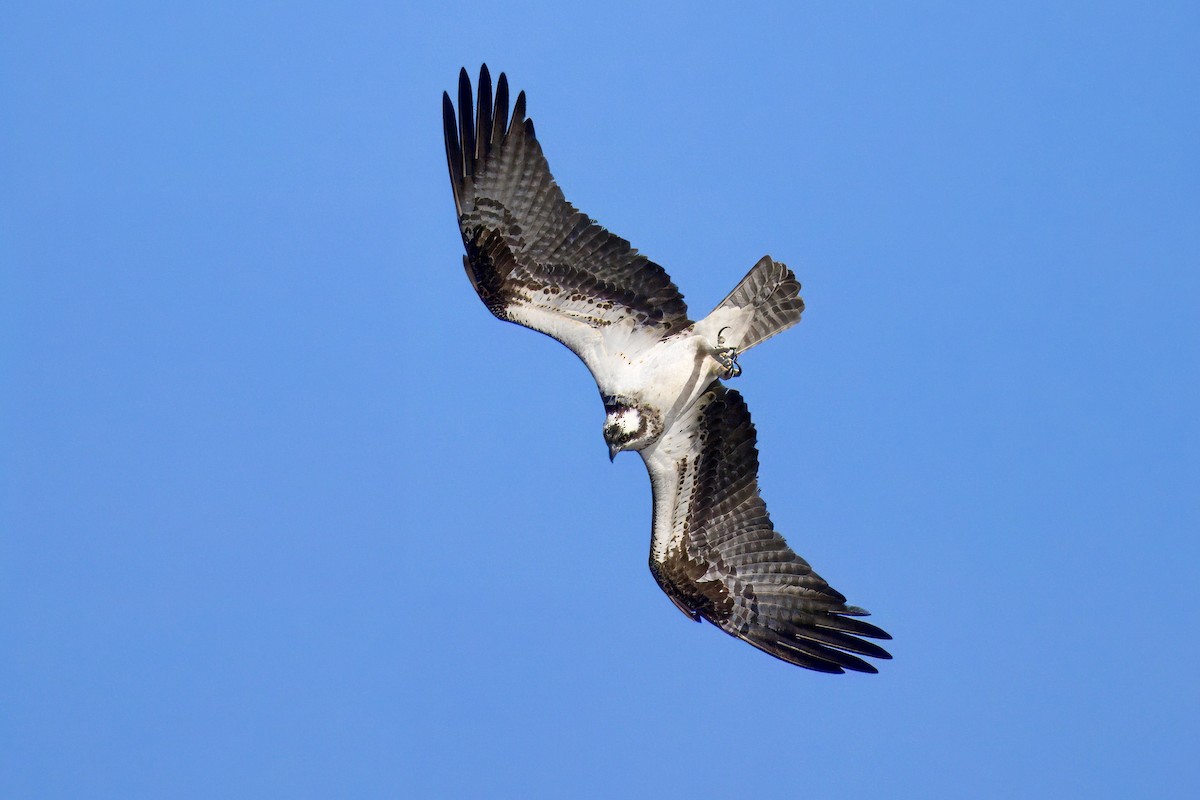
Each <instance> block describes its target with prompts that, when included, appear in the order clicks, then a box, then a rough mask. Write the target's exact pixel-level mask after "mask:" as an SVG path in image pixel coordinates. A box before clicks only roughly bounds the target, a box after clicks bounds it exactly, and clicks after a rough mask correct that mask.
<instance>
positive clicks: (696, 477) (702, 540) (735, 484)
mask: <svg viewBox="0 0 1200 800" xmlns="http://www.w3.org/2000/svg"><path fill="white" fill-rule="evenodd" d="M755 442H756V439H755V433H754V425H753V423H752V422H751V421H750V414H749V411H748V410H747V409H746V404H745V402H744V401H743V400H742V397H741V395H740V394H738V392H736V391H734V390H731V389H727V388H725V387H724V386H722V385H721V384H720V383H717V382H714V383H713V384H712V386H710V387H709V389H708V391H706V392H705V393H704V394H703V395H701V396H700V398H699V399H698V400H697V401H696V402H695V403H694V404H693V406H692V408H691V409H689V412H688V413H687V414H685V415H683V416H682V417H681V418H680V419H679V421H678V422H677V423H676V424H675V425H674V426H673V427H672V428H671V429H670V430H669V431H667V432H666V433H665V434H663V437H662V438H661V439H660V440H659V441H658V442H656V443H655V444H654V445H652V446H651V447H650V448H647V449H646V450H644V451H642V455H643V458H644V459H645V461H646V467H647V469H648V470H649V472H650V480H651V485H652V486H653V490H654V532H653V540H652V545H651V554H650V570H651V572H653V574H654V577H655V579H656V580H657V581H658V584H659V586H661V587H662V589H663V591H664V592H666V593H667V595H668V596H669V597H670V598H671V599H672V601H674V602H675V604H676V605H677V606H679V607H680V609H682V610H683V611H684V612H685V613H687V614H689V615H690V616H693V618H699V617H703V618H704V619H707V620H708V621H710V622H712V623H713V624H714V625H716V626H718V627H719V628H721V630H723V631H725V632H726V633H728V634H730V635H732V636H736V637H738V638H740V639H743V640H745V641H747V642H749V643H750V644H752V645H754V646H755V647H757V648H759V649H760V650H763V651H765V652H767V653H770V654H771V655H773V656H775V657H776V658H780V659H783V660H784V661H788V662H790V663H792V664H796V665H798V666H801V667H806V668H808V669H813V670H818V671H821V672H834V673H840V672H844V671H845V670H855V671H858V672H877V671H878V670H876V668H875V667H874V666H872V665H871V664H869V663H867V662H866V661H864V660H863V659H862V658H859V656H870V657H873V658H891V655H889V654H888V652H887V651H886V650H884V649H883V648H881V647H879V646H878V645H876V644H874V643H872V642H868V641H864V640H863V639H861V638H859V637H868V638H873V639H890V638H891V637H890V636H889V635H888V634H887V633H885V632H884V631H882V630H880V629H879V628H877V627H875V626H874V625H871V624H869V623H866V622H863V621H862V620H860V619H856V617H861V616H866V615H867V612H866V611H863V610H862V609H861V608H857V607H855V606H850V605H847V604H846V598H845V597H844V596H842V594H841V593H840V592H838V591H836V590H835V589H833V588H832V587H830V586H829V584H828V583H826V582H825V580H824V579H822V578H821V576H819V575H818V574H817V573H816V572H814V571H813V569H812V567H810V566H809V564H808V562H807V561H805V560H804V559H803V558H801V557H800V556H798V555H796V553H795V552H793V551H792V549H791V548H790V547H789V546H788V544H787V542H786V541H784V539H783V537H782V536H781V535H779V533H778V532H777V531H776V530H775V528H774V526H773V525H772V524H771V519H770V517H769V516H768V514H767V508H766V504H765V503H764V502H763V500H762V497H761V495H760V494H759V489H758V450H757V448H756V446H755Z"/></svg>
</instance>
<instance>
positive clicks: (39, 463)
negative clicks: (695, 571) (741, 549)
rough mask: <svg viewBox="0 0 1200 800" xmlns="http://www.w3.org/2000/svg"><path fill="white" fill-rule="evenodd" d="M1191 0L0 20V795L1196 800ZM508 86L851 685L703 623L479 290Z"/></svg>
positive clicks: (634, 469)
mask: <svg viewBox="0 0 1200 800" xmlns="http://www.w3.org/2000/svg"><path fill="white" fill-rule="evenodd" d="M1196 9H1197V6H1196V5H1195V4H1194V3H1174V4H1172V3H1161V4H1144V3H1124V4H1120V3H1118V4H1114V3H1058V4H1046V3H1032V2H1031V3H1003V4H981V3H980V4H964V3H872V4H868V3H854V4H848V3H832V2H830V3H797V4H791V3H788V4H784V3H780V4H775V5H760V6H758V7H756V8H755V9H754V10H740V9H736V8H735V6H733V5H730V4H726V5H725V6H724V7H723V8H722V10H719V11H705V10H701V9H700V8H699V7H697V6H696V5H695V4H692V3H682V2H681V3H669V4H661V3H649V4H644V3H627V4H616V5H610V4H604V5H603V6H602V7H597V6H596V5H594V4H593V5H591V6H586V7H585V6H583V5H582V4H570V3H533V2H526V3H513V4H508V5H507V7H505V8H501V7H500V6H499V5H498V4H496V5H493V4H488V5H479V6H463V7H460V8H454V9H452V10H447V9H443V8H442V7H440V5H439V6H436V7H435V6H434V5H433V4H430V5H429V6H428V7H427V8H421V9H418V8H411V7H409V8H407V9H406V8H405V4H400V3H384V2H379V3H343V4H338V5H334V4H329V6H328V7H313V6H309V5H305V4H296V3H282V2H280V3H254V2H237V3H200V4H197V3H191V4H183V3H178V4H171V5H169V6H166V7H164V4H155V3H144V4H141V3H128V4H126V3H105V4H100V3H87V4H82V3H80V4H56V3H37V4H34V3H8V4H5V6H4V8H3V10H2V11H0V31H2V33H0V37H2V41H3V44H2V46H0V268H2V275H3V278H2V280H3V283H2V286H0V294H2V298H0V313H2V315H3V320H4V323H3V350H2V352H0V357H2V359H3V361H2V367H3V375H2V377H3V381H2V386H0V402H2V408H0V410H2V415H0V426H2V428H0V436H2V437H3V438H2V443H0V445H2V459H3V461H2V479H0V480H2V483H0V486H2V494H0V503H2V506H0V523H2V527H3V531H2V538H0V572H2V575H0V646H2V654H0V655H2V657H0V795H3V796H4V797H14V798H15V797H22V798H25V797H52V798H83V797H86V798H139V797H145V798H160V797H173V798H190V797H222V798H226V797H254V798H262V797H289V798H293V797H364V798H365V797H402V796H412V797H417V796H420V797H431V796H446V797H450V796H462V797H468V796H474V797H484V796H486V797H526V796H533V797H597V798H600V797H618V796H650V795H653V796H656V797H668V798H669V797H691V798H696V797H715V796H719V795H724V796H730V797H751V796H762V797H768V796H769V797H788V796H796V797H799V796H809V797H833V796H836V797H849V798H859V797H863V798H865V797H871V798H879V797H897V798H929V797H945V798H959V797H980V798H988V797H1005V798H1011V797H1089V798H1128V797H1185V796H1197V795H1198V794H1200V776H1198V765H1197V742H1198V741H1200V729H1198V728H1200V722H1198V720H1200V691H1198V689H1197V682H1196V677H1195V672H1196V662H1197V657H1198V656H1200V650H1198V648H1197V642H1196V639H1197V633H1198V630H1197V628H1198V622H1200V615H1198V614H1197V604H1196V592H1197V584H1198V579H1197V573H1196V563H1197V556H1198V555H1200V554H1198V552H1197V551H1198V545H1197V535H1198V534H1200V456H1198V452H1200V426H1198V424H1197V410H1198V409H1200V377H1198V372H1200V323H1198V322H1197V311H1196V309H1197V303H1198V300H1200V274H1198V272H1200V146H1198V143H1200V50H1198V49H1197V42H1198V41H1200V12H1197V10H1196ZM482 61H487V63H488V64H489V65H490V66H491V67H492V68H493V69H494V71H495V72H499V71H501V70H504V71H506V72H508V74H509V77H510V78H511V79H512V81H513V83H514V86H515V88H524V89H526V90H527V91H528V93H529V98H530V100H529V107H530V113H531V115H532V117H533V118H534V119H535V120H536V121H537V126H538V132H539V135H540V138H541V139H542V140H543V142H544V145H545V149H546V152H547V154H548V156H549V158H550V161H551V165H552V167H553V168H554V170H555V174H556V176H557V177H558V179H559V181H560V183H561V184H562V185H563V187H564V189H565V191H566V193H567V195H568V197H569V198H571V199H572V200H573V201H574V202H575V203H576V204H577V205H578V206H579V207H581V208H582V209H583V210H585V211H586V212H587V213H589V214H591V215H592V216H594V217H596V218H597V219H599V220H601V221H602V222H603V223H604V224H605V225H607V226H608V227H610V228H611V229H613V230H614V231H616V232H618V233H620V234H622V235H623V236H625V237H626V238H628V239H630V240H632V241H633V242H634V243H635V244H636V245H637V246H638V247H640V248H641V249H642V250H643V251H644V252H646V253H647V254H648V255H649V256H650V257H652V258H653V259H655V260H657V261H659V262H660V263H662V264H664V265H665V266H666V267H667V269H668V270H669V271H670V272H671V274H672V275H673V277H674V278H675V280H676V282H677V283H678V284H679V286H680V287H681V288H682V289H683V291H684V293H685V295H686V296H687V298H688V300H689V301H690V303H691V308H692V309H693V311H694V312H695V313H697V314H699V313H703V312H704V311H706V310H707V309H708V308H710V307H711V306H712V305H714V304H715V303H716V302H717V301H718V300H720V299H721V298H722V297H723V296H724V295H725V293H726V292H727V291H728V290H729V289H730V288H731V287H732V286H733V285H734V283H735V282H736V281H737V280H738V279H739V278H740V277H741V276H742V274H743V273H744V272H745V271H746V269H748V268H749V267H750V265H751V264H753V263H754V261H755V260H756V259H757V258H758V257H759V256H761V255H762V254H764V253H770V254H771V255H773V256H775V257H776V258H778V259H780V260H783V261H785V262H787V263H788V264H790V265H791V266H793V267H794V268H795V270H796V272H797V274H798V275H799V276H800V278H801V280H802V281H803V283H804V286H805V292H804V294H805V298H806V299H807V301H808V312H807V313H806V315H805V318H804V321H803V322H802V323H801V324H800V325H799V326H798V327H797V328H796V329H794V330H793V331H791V332H789V333H788V334H787V335H785V336H783V337H780V338H778V339H776V340H772V341H771V342H770V343H769V344H768V345H765V346H763V347H762V348H760V349H758V350H756V351H755V352H754V353H752V354H750V355H749V356H748V357H747V358H745V359H744V361H743V366H744V367H745V369H746V373H745V375H744V377H742V378H740V379H739V381H738V383H737V384H736V386H737V388H739V389H740V390H741V391H742V392H743V393H744V394H745V395H746V397H747V399H748V402H749V404H750V408H751V410H752V412H753V414H754V416H755V420H756V422H757V425H758V429H759V437H760V450H761V456H762V465H763V468H762V469H763V472H762V483H763V488H764V494H765V497H766V499H767V502H768V504H769V506H770V508H771V511H772V515H773V517H774V519H775V521H776V524H777V525H778V527H779V528H780V530H782V531H783V532H784V533H785V534H786V535H787V536H788V537H789V539H790V541H791V542H792V544H793V545H794V546H795V548H796V549H797V550H798V551H799V552H800V553H802V554H803V555H805V556H806V557H807V558H808V559H809V560H810V561H811V562H812V563H813V564H814V565H815V567H816V568H817V569H818V570H819V571H820V572H821V573H822V574H823V575H825V576H826V577H827V578H828V579H829V580H830V581H831V582H832V583H833V584H834V585H835V586H836V587H838V588H839V589H841V590H842V591H843V592H844V593H845V594H847V595H848V596H849V597H850V599H851V601H852V602H855V603H859V604H861V605H863V606H865V607H867V608H869V609H870V610H872V611H873V612H874V616H873V617H872V620H873V621H875V622H877V623H878V624H880V625H881V626H883V627H884V628H886V629H887V630H889V631H890V632H891V633H892V634H893V635H894V636H895V641H894V642H893V647H892V651H893V653H894V654H895V660H894V661H892V662H888V663H885V664H882V665H881V666H882V674H880V675H878V676H859V675H850V676H843V677H830V676H824V675H818V674H814V673H810V672H806V671H803V670H798V669H795V668H792V667H789V666H788V665H785V664H783V663H781V662H777V661H775V660H773V659H771V658H769V657H767V656H765V655H763V654H761V653H759V652H757V651H755V650H753V649H752V648H750V647H748V646H746V645H743V644H741V643H739V642H736V641H735V640H733V639H730V638H729V637H726V636H724V635H723V634H721V633H720V632H718V631H717V630H716V629H715V628H712V627H711V626H708V625H695V624H692V623H690V622H688V621H687V620H685V619H684V618H683V617H682V616H681V615H680V614H679V612H678V611H676V610H675V609H674V608H673V607H672V606H671V604H670V603H669V602H668V601H667V599H666V598H665V597H664V596H663V595H662V594H661V592H660V591H659V590H658V588H657V587H656V585H655V584H654V581H653V579H652V578H651V576H650V574H649V572H648V570H647V569H646V557H647V551H648V546H649V527H650V492H649V485H648V481H647V478H646V475H645V471H644V469H643V467H642V465H641V463H640V460H639V459H638V458H637V457H636V456H631V455H626V456H622V457H621V458H618V459H617V462H616V464H615V466H614V465H610V464H609V463H608V459H607V457H606V452H605V447H604V443H603V440H602V438H601V434H600V422H601V419H602V409H601V407H600V404H599V402H598V400H597V397H596V393H595V389H594V386H593V384H592V383H591V381H590V379H589V377H588V375H587V373H586V370H585V369H584V368H583V366H582V364H580V363H579V362H578V361H577V360H576V359H575V358H574V357H573V356H572V355H571V354H570V353H569V352H568V351H566V350H565V349H563V348H561V347H560V346H559V345H557V344H555V343H554V342H552V341H550V340H549V339H546V338H544V337H540V336H537V335H535V334H532V333H529V332H528V331H525V330H522V329H520V328H517V327H515V326H506V325H502V324H500V323H499V322H497V321H496V320H494V319H493V318H492V317H491V316H490V315H489V314H487V312H486V311H485V310H484V308H483V306H482V305H481V304H480V303H479V301H478V299H477V298H476V297H475V296H474V294H473V293H472V291H471V288H470V286H469V284H468V282H467V280H466V278H465V277H464V276H463V274H462V268H461V262H460V257H461V243H460V241H459V237H458V231H457V229H456V226H455V222H454V218H453V206H452V202H451V197H450V191H449V185H448V181H447V178H446V174H445V162H444V155H443V149H442V134H441V118H440V101H441V92H442V90H443V89H448V88H451V87H453V85H454V82H455V79H456V76H457V73H458V69H459V67H460V66H463V65H467V66H468V67H469V68H470V69H471V70H472V71H475V70H477V69H478V65H479V64H480V62H482Z"/></svg>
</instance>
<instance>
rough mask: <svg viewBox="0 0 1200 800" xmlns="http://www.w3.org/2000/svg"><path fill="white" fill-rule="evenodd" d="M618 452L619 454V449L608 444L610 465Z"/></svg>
mask: <svg viewBox="0 0 1200 800" xmlns="http://www.w3.org/2000/svg"><path fill="white" fill-rule="evenodd" d="M619 452H621V448H620V447H618V446H617V445H615V444H610V445H609V446H608V463H610V464H611V463H612V461H613V459H614V458H616V457H617V453H619Z"/></svg>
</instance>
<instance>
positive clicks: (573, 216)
mask: <svg viewBox="0 0 1200 800" xmlns="http://www.w3.org/2000/svg"><path fill="white" fill-rule="evenodd" d="M471 94H472V93H471V81H470V79H469V78H468V77H467V72H466V70H463V71H462V72H461V73H460V74H459V85H458V110H457V113H456V112H455V108H454V104H453V103H452V102H451V100H450V96H449V95H448V94H446V95H443V98H442V106H443V123H444V132H445V139H446V160H447V163H448V165H449V168H450V184H451V187H452V189H453V190H454V205H455V209H456V210H457V212H458V220H459V225H460V227H461V229H462V237H463V244H464V245H465V247H466V251H467V255H466V258H465V260H464V263H465V266H466V270H467V275H468V277H469V278H470V279H471V283H472V285H473V286H474V287H475V290H476V292H478V294H479V297H480V299H482V300H483V302H484V304H485V305H486V306H487V307H488V309H489V310H490V311H491V312H492V313H493V314H495V315H496V316H497V317H499V318H501V319H505V320H509V321H512V322H516V323H518V324H521V325H525V326H527V327H530V328H533V329H534V330H538V331H541V332H542V333H546V334H548V335H550V336H553V337H554V338H556V339H558V340H559V341H562V342H563V343H564V344H566V345H567V346H568V347H570V348H571V349H572V350H574V351H575V352H576V353H577V354H579V355H581V356H583V355H585V353H586V352H587V350H588V349H589V348H590V346H591V345H592V344H593V343H594V342H595V341H596V340H597V338H598V337H599V335H600V334H601V333H602V330H603V329H604V328H606V327H608V326H610V325H613V324H614V323H617V322H620V321H623V320H626V319H630V320H632V321H633V323H634V330H636V331H639V332H641V333H644V334H648V335H650V336H652V337H653V338H652V341H657V340H658V339H660V338H662V337H664V336H667V335H670V334H672V333H675V332H677V331H679V330H682V329H684V328H686V327H687V326H688V325H689V324H691V321H690V320H689V319H688V316H687V306H686V305H685V304H684V302H683V296H682V295H681V294H680V293H679V290H678V289H677V288H676V287H675V284H673V283H672V282H671V279H670V278H669V277H668V276H667V273H666V272H665V271H664V270H663V268H662V267H660V266H659V265H658V264H655V263H654V262H652V261H650V260H649V259H647V258H646V257H645V256H643V255H641V254H640V253H638V251H637V250H635V249H634V248H633V247H632V246H631V245H630V244H629V242H627V241H626V240H624V239H622V238H621V237H619V236H615V235H614V234H612V233H609V232H608V231H607V230H605V229H604V228H602V227H601V226H600V225H597V224H596V223H595V222H594V221H593V220H591V219H589V218H588V217H587V216H586V215H584V214H582V213H580V212H579V211H578V210H577V209H576V208H575V207H574V206H572V205H571V204H570V203H568V202H567V200H566V198H565V197H564V196H563V193H562V191H561V190H560V189H559V187H558V184H557V183H555V181H554V178H553V176H551V174H550V168H549V166H548V165H547V163H546V159H545V157H544V156H543V155H542V148H541V145H540V144H539V143H538V140H537V136H536V135H535V133H534V128H533V122H532V121H531V120H529V119H526V117H525V94H524V92H522V93H521V94H520V95H519V96H518V97H517V100H516V103H515V104H514V106H513V109H512V115H511V118H510V116H509V107H508V80H507V78H506V77H505V76H504V75H503V74H501V75H500V79H499V80H498V81H497V84H496V90H495V93H494V95H493V92H492V81H491V76H490V75H489V73H488V69H487V67H486V66H484V67H483V69H482V70H481V71H480V75H479V93H478V98H477V103H475V104H473V103H472V96H471Z"/></svg>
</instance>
